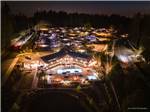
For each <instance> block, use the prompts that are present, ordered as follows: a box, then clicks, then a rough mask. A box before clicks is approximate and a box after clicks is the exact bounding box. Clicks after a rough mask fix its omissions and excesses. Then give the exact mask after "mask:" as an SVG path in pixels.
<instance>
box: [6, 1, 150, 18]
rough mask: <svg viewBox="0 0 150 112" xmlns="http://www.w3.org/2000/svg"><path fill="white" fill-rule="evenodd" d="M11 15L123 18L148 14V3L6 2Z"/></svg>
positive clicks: (149, 4) (149, 3)
mask: <svg viewBox="0 0 150 112" xmlns="http://www.w3.org/2000/svg"><path fill="white" fill-rule="evenodd" d="M7 3H8V5H9V6H10V9H11V11H12V13H14V14H17V13H19V12H21V13H23V14H25V15H27V16H33V14H34V12H36V11H41V10H46V11H49V10H54V11H65V12H68V13H74V12H77V13H88V14H107V15H110V14H120V15H123V16H132V15H134V14H135V13H137V12H140V13H142V14H150V1H146V2H143V1H138V2H135V1H133V2H131V1H124V2H123V1H116V2H114V1H109V2H106V1H105V2H102V1H95V2H93V1H88V2H87V1H84V2H83V1H82V2H81V1H74V2H72V1H66V2H64V1H61V2H60V1H59V2H58V1H57V2H52V1H42V2H40V1H22V2H21V1H13V2H7Z"/></svg>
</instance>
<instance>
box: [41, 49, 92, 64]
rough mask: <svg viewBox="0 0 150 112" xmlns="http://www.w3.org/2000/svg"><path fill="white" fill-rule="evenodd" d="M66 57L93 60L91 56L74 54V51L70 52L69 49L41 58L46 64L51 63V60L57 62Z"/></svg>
mask: <svg viewBox="0 0 150 112" xmlns="http://www.w3.org/2000/svg"><path fill="white" fill-rule="evenodd" d="M65 55H69V56H71V57H73V58H84V59H88V60H89V59H91V56H89V55H87V54H82V53H79V52H73V51H70V50H68V49H67V48H63V49H61V50H60V51H59V52H57V53H54V54H50V55H47V56H43V57H41V58H42V60H43V61H44V62H47V63H49V60H55V59H58V58H61V57H64V56H65Z"/></svg>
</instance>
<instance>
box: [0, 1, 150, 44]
mask: <svg viewBox="0 0 150 112" xmlns="http://www.w3.org/2000/svg"><path fill="white" fill-rule="evenodd" d="M41 20H44V21H47V22H48V23H50V25H51V26H52V27H57V26H58V27H59V26H62V27H63V26H65V27H66V26H68V27H76V26H86V25H89V26H92V27H95V28H97V27H106V28H107V27H110V26H113V27H114V28H115V29H117V30H118V32H119V33H128V34H129V36H130V39H132V40H135V39H136V41H134V42H136V44H137V45H139V44H140V42H141V40H142V39H145V38H146V39H148V38H147V37H148V36H150V21H149V20H150V15H142V14H140V13H137V14H135V15H134V16H133V17H130V18H129V17H125V16H120V15H115V14H112V15H110V16H108V15H96V14H95V15H90V14H79V13H69V14H68V13H66V12H63V11H60V12H55V11H51V10H50V11H40V12H35V14H34V15H33V17H30V18H29V17H27V16H25V15H24V14H17V15H13V14H12V13H11V10H10V8H9V6H8V5H7V4H6V3H5V2H3V4H2V27H1V28H2V41H5V42H3V44H6V43H8V42H7V41H10V39H9V38H12V37H11V36H12V34H14V33H17V32H20V31H22V30H24V29H27V28H31V27H33V26H34V25H36V24H37V23H38V22H40V21H41ZM6 45H7V44H6Z"/></svg>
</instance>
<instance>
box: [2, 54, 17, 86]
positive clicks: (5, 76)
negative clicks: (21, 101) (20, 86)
mask: <svg viewBox="0 0 150 112" xmlns="http://www.w3.org/2000/svg"><path fill="white" fill-rule="evenodd" d="M18 59H19V57H16V58H14V60H13V61H12V63H11V64H10V66H9V68H8V69H7V71H6V73H5V75H4V77H3V80H2V86H3V85H4V84H5V82H6V81H7V79H8V77H9V76H10V74H11V72H12V71H13V68H14V66H15V65H16V63H17V61H18Z"/></svg>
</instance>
